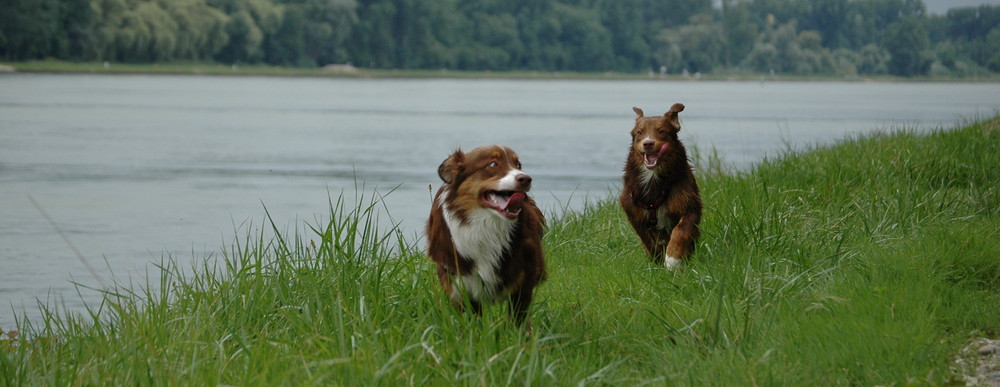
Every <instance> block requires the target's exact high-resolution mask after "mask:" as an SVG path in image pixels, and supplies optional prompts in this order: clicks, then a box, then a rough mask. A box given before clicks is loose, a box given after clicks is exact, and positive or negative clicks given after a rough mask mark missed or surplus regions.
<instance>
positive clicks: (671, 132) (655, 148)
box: [619, 103, 701, 269]
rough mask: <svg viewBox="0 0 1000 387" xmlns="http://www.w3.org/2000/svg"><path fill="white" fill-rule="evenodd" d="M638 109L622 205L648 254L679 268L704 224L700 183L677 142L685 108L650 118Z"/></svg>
mask: <svg viewBox="0 0 1000 387" xmlns="http://www.w3.org/2000/svg"><path fill="white" fill-rule="evenodd" d="M632 110H633V111H635V127H633V128H632V146H631V147H630V148H629V151H628V159H626V161H625V175H624V176H623V180H624V181H623V183H624V185H623V187H622V195H621V197H620V198H619V201H620V202H621V206H622V209H623V210H625V215H626V216H627V217H628V221H629V223H631V224H632V228H634V229H635V233H636V234H639V239H640V240H642V246H643V248H645V250H646V253H647V254H649V256H650V257H651V258H652V259H653V261H654V262H656V263H657V264H662V265H663V266H666V267H667V268H669V269H673V268H676V267H678V266H679V265H680V264H682V263H683V262H684V260H686V259H687V258H688V257H690V255H691V252H692V251H694V244H695V241H696V240H697V239H698V235H699V230H698V223H699V222H701V196H700V195H699V194H698V184H697V183H696V182H695V180H694V173H693V172H692V171H691V165H690V164H689V163H688V156H687V152H686V151H685V150H684V145H683V144H681V141H680V139H678V138H677V133H678V132H680V130H681V124H680V119H679V118H678V116H677V114H678V113H680V112H681V111H684V105H682V104H679V103H677V104H674V106H671V107H670V111H668V112H666V113H665V114H664V115H663V116H659V117H644V116H643V115H642V109H639V108H637V107H633V108H632Z"/></svg>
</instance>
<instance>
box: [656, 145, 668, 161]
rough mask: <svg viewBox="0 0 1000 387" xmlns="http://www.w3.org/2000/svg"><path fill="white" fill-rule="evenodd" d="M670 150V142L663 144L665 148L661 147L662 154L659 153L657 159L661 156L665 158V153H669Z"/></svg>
mask: <svg viewBox="0 0 1000 387" xmlns="http://www.w3.org/2000/svg"><path fill="white" fill-rule="evenodd" d="M668 148H670V143H669V142H665V143H663V146H661V147H660V153H657V154H656V157H657V158H659V157H660V156H663V154H664V153H667V149H668Z"/></svg>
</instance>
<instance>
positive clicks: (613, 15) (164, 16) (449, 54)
mask: <svg viewBox="0 0 1000 387" xmlns="http://www.w3.org/2000/svg"><path fill="white" fill-rule="evenodd" d="M715 3H716V2H713V1H710V0H696V1H689V0H589V1H581V0H534V1H527V0H516V1H515V0H511V1H499V0H426V1H421V0H177V1H169V0H2V1H0V5H3V8H4V12H3V13H0V59H7V60H19V61H23V60H32V59H44V58H54V59H62V60H74V61H113V62H127V63H153V62H171V61H204V60H215V61H218V62H220V63H223V64H226V65H229V64H234V63H241V64H256V63H264V64H271V65H280V66H296V67H316V66H324V65H327V64H332V63H353V64H355V65H356V66H359V67H366V68H376V69H425V70H434V69H453V70H476V71H514V70H520V71H590V72H601V71H620V72H632V73H635V72H646V71H650V70H653V71H658V70H660V69H664V70H665V71H666V72H669V73H674V74H678V73H682V72H685V71H686V72H702V73H706V72H713V71H714V72H725V71H733V70H737V71H739V70H750V71H757V72H770V71H771V70H774V71H776V72H779V73H791V74H826V75H833V74H846V75H857V74H881V73H892V74H896V75H901V76H915V75H926V74H928V73H929V72H930V69H932V68H934V69H936V70H935V74H943V75H947V74H954V75H959V76H963V75H965V76H968V75H972V76H975V75H977V74H980V73H983V72H990V71H992V72H1000V54H997V53H998V52H1000V43H998V41H1000V40H998V39H995V38H996V37H997V36H1000V6H985V5H984V6H980V7H978V8H957V9H952V10H950V11H949V12H948V13H947V14H946V15H943V16H939V15H927V14H926V9H925V7H924V4H923V2H922V1H921V0H810V1H807V0H724V1H721V2H719V3H718V5H720V7H719V8H713V4H715Z"/></svg>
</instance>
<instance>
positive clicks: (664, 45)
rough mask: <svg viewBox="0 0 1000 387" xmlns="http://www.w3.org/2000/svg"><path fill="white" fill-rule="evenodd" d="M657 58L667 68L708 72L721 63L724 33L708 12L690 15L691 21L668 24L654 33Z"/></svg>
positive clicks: (673, 70) (670, 70)
mask: <svg viewBox="0 0 1000 387" xmlns="http://www.w3.org/2000/svg"><path fill="white" fill-rule="evenodd" d="M656 42H657V44H656V45H655V47H656V54H655V56H656V58H657V59H658V60H660V65H661V66H666V67H667V71H668V72H675V71H681V70H687V71H690V72H708V71H711V70H712V69H714V68H715V67H717V66H719V65H720V64H722V63H723V54H724V50H725V45H724V42H725V33H724V28H723V25H722V24H721V23H716V22H712V19H711V16H709V15H704V14H703V15H698V16H695V17H692V21H691V23H690V24H687V25H683V26H680V27H674V28H667V29H664V30H662V31H660V34H659V35H657V40H656Z"/></svg>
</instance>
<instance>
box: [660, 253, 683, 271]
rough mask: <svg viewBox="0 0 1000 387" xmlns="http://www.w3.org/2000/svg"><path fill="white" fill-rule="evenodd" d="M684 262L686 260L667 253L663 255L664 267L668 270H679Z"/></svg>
mask: <svg viewBox="0 0 1000 387" xmlns="http://www.w3.org/2000/svg"><path fill="white" fill-rule="evenodd" d="M682 264H684V261H681V260H679V259H677V258H674V257H671V256H669V255H666V254H664V255H663V267H665V268H667V270H679V269H680V268H681V265H682Z"/></svg>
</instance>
